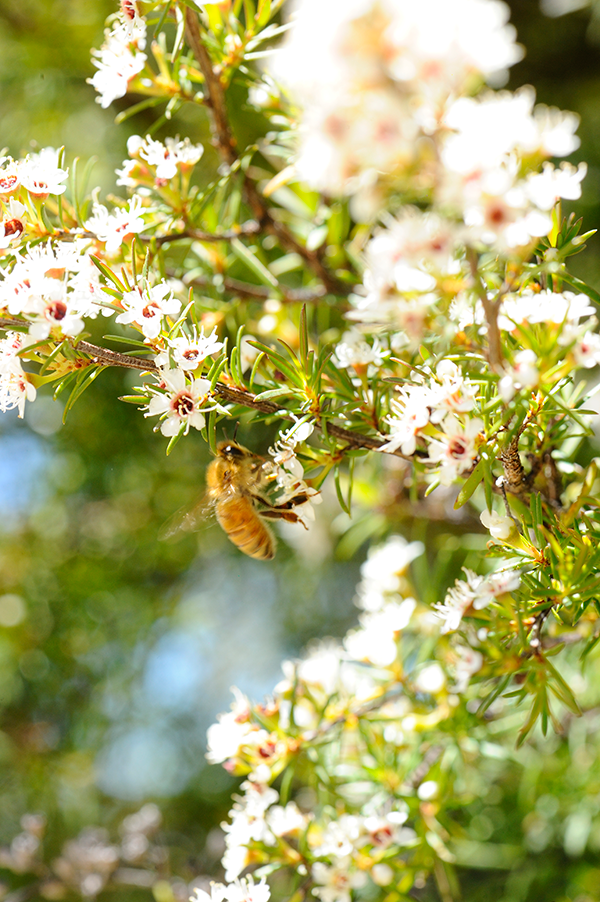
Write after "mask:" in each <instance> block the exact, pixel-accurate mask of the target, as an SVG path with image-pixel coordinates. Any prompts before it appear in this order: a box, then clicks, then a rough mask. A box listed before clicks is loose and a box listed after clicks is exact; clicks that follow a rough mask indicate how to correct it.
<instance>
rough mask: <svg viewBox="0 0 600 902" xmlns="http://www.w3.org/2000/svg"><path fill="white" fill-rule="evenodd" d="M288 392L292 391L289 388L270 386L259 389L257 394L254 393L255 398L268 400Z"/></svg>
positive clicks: (288, 393)
mask: <svg viewBox="0 0 600 902" xmlns="http://www.w3.org/2000/svg"><path fill="white" fill-rule="evenodd" d="M290 394H292V391H291V389H289V388H271V389H268V390H267V391H261V393H260V394H259V395H256V400H257V401H269V400H270V399H271V398H281V397H283V395H290Z"/></svg>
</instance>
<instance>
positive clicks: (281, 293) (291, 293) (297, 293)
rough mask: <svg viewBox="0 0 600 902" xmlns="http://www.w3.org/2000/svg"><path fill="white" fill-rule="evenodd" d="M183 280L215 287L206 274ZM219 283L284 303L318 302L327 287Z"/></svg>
mask: <svg viewBox="0 0 600 902" xmlns="http://www.w3.org/2000/svg"><path fill="white" fill-rule="evenodd" d="M167 275H174V273H167ZM183 281H184V282H185V284H186V285H192V286H193V287H195V288H210V287H211V286H212V287H215V282H214V280H213V279H211V278H209V277H208V276H196V277H195V278H193V279H185V277H184V279H183ZM221 285H222V286H223V288H224V289H225V290H226V291H230V292H231V293H232V294H237V295H239V296H240V297H243V298H256V299H257V300H264V301H267V300H269V299H270V298H275V299H277V300H278V301H282V302H283V303H284V304H313V303H318V302H319V301H322V300H323V299H324V298H325V296H326V295H327V289H326V288H325V287H324V286H323V285H320V286H318V287H317V288H288V287H287V286H286V285H282V284H281V282H278V283H277V286H273V288H269V286H267V285H252V284H251V283H250V282H241V281H240V280H239V279H231V278H229V277H228V276H225V277H224V278H223V280H222V282H221ZM217 287H218V286H217ZM345 306H346V305H345V304H343V303H340V302H337V303H336V307H337V309H339V310H344V309H345Z"/></svg>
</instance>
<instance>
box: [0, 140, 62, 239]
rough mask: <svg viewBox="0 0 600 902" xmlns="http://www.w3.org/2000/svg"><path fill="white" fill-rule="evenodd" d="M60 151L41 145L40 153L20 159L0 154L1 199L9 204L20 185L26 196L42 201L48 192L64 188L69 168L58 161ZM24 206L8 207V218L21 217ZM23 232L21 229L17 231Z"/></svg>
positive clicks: (57, 192) (54, 192)
mask: <svg viewBox="0 0 600 902" xmlns="http://www.w3.org/2000/svg"><path fill="white" fill-rule="evenodd" d="M59 156H60V153H59V151H58V150H55V149H54V148H53V147H44V148H42V150H40V151H39V153H30V154H27V156H26V157H25V158H24V159H22V160H13V158H12V157H0V201H2V203H3V204H6V205H7V206H9V202H10V198H11V197H14V196H15V195H16V194H17V193H18V192H19V190H20V189H21V188H22V189H23V190H24V191H25V192H26V193H27V195H29V196H31V197H34V198H39V199H40V200H45V199H46V198H47V197H48V195H49V194H54V195H60V194H64V192H65V191H66V185H65V184H64V182H65V181H66V180H67V178H68V175H69V173H68V171H67V170H66V169H62V168H61V167H60V166H59V165H58V164H59ZM24 212H25V207H23V206H19V207H13V208H11V207H10V206H9V211H8V217H6V214H4V215H3V219H4V218H7V219H9V220H10V219H17V220H20V219H21V217H22V215H23V213H24ZM18 231H20V232H22V231H23V229H22V228H21V229H20V230H18Z"/></svg>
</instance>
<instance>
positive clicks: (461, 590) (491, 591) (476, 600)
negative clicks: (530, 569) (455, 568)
mask: <svg viewBox="0 0 600 902" xmlns="http://www.w3.org/2000/svg"><path fill="white" fill-rule="evenodd" d="M464 572H465V576H466V578H467V579H466V582H465V580H462V579H457V580H456V583H455V585H454V586H453V587H452V588H451V589H448V592H447V594H446V598H445V599H444V602H443V604H437V605H434V609H435V610H436V612H437V615H438V617H440V618H441V619H442V620H443V621H444V623H443V626H442V633H450V632H453V631H454V630H456V629H458V627H459V625H460V621H461V620H462V617H463V615H464V613H465V612H466V611H467V610H468V609H469V608H470V607H473V609H474V610H476V611H480V610H482V609H483V608H485V607H487V605H488V604H490V602H491V601H492V600H493V599H494V598H496V597H497V596H498V595H504V594H505V593H507V592H514V590H515V589H517V588H518V587H519V583H520V574H519V572H518V571H516V570H499V571H497V572H496V573H491V574H490V575H489V576H487V577H484V576H478V575H477V574H476V573H473V571H472V570H467V569H466V568H465V571H464Z"/></svg>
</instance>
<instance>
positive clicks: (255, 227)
mask: <svg viewBox="0 0 600 902" xmlns="http://www.w3.org/2000/svg"><path fill="white" fill-rule="evenodd" d="M261 231H262V229H261V226H260V223H258V222H256V221H255V220H254V219H251V220H250V221H249V222H244V223H242V225H239V226H237V227H234V228H232V229H228V230H227V231H226V232H218V233H214V232H203V231H202V229H184V231H183V232H170V233H169V234H168V235H149V236H144V235H139V236H138V238H139V240H140V241H143V242H144V243H150V242H151V241H155V242H156V244H158V245H162V244H169V243H170V242H172V241H183V240H184V239H186V238H191V239H192V241H211V242H213V241H233V240H234V239H235V238H241V237H242V236H243V235H258V234H259V233H260V232H261Z"/></svg>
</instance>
